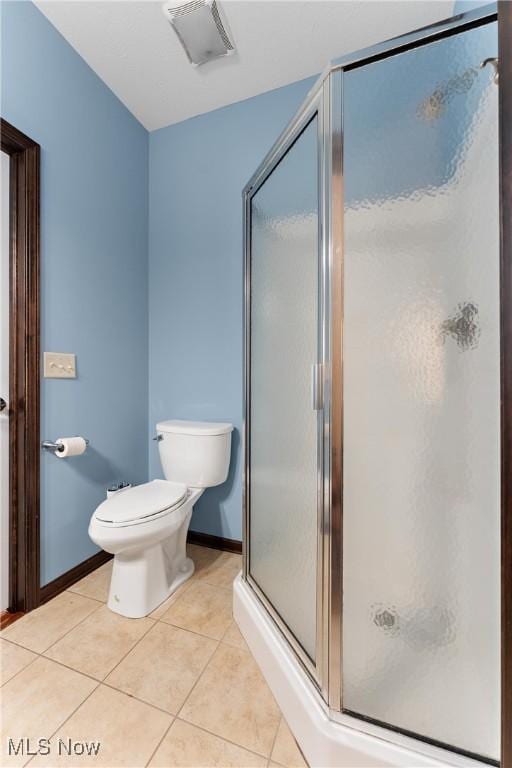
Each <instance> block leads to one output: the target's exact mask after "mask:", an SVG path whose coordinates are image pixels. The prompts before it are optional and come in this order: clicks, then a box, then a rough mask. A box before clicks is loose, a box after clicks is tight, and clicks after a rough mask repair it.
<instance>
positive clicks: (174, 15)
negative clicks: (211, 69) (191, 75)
mask: <svg viewBox="0 0 512 768" xmlns="http://www.w3.org/2000/svg"><path fill="white" fill-rule="evenodd" d="M162 10H163V12H164V16H165V17H166V18H167V20H168V21H169V22H170V24H171V26H172V28H173V29H174V31H175V32H176V35H177V36H178V39H179V41H180V43H181V45H182V46H183V48H184V50H185V53H186V54H187V57H188V60H189V61H190V63H191V64H194V65H195V66H200V65H201V64H205V63H206V62H208V61H212V60H213V59H217V58H219V57H220V56H229V54H231V53H234V51H235V47H234V45H233V43H232V42H231V39H230V35H229V32H228V29H227V26H226V23H225V22H224V21H223V20H222V18H221V15H220V12H219V6H218V4H217V2H216V0H191V2H188V3H183V4H181V5H176V4H174V3H164V5H163V6H162Z"/></svg>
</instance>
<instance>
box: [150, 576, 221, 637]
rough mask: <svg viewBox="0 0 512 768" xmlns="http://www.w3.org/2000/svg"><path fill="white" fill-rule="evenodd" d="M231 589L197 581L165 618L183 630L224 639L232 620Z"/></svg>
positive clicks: (163, 619)
mask: <svg viewBox="0 0 512 768" xmlns="http://www.w3.org/2000/svg"><path fill="white" fill-rule="evenodd" d="M232 604H233V594H232V592H231V590H228V589H223V588H221V587H214V586H213V585H212V584H207V583H203V582H201V581H197V582H195V583H194V584H192V586H191V587H190V588H189V589H187V590H186V592H185V593H184V594H183V595H182V596H181V597H180V598H179V599H178V600H176V601H175V602H174V603H173V604H172V605H171V606H170V608H169V609H168V610H167V611H166V612H165V613H164V615H163V616H162V617H161V620H162V621H166V622H168V623H169V624H174V625H175V626H176V627H181V628H182V629H190V630H191V631H192V632H199V634H201V635H206V636H207V637H212V638H213V639H214V640H220V639H221V637H222V636H223V635H224V633H225V632H226V629H227V628H228V627H229V625H230V623H231V620H232Z"/></svg>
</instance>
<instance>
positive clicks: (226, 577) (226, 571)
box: [197, 552, 242, 589]
mask: <svg viewBox="0 0 512 768" xmlns="http://www.w3.org/2000/svg"><path fill="white" fill-rule="evenodd" d="M219 554H220V556H219V557H217V558H215V559H214V560H212V561H211V562H210V563H207V564H206V566H205V567H204V568H201V569H200V570H199V571H198V573H197V579H201V580H202V581H206V582H208V584H213V585H214V586H216V587H224V588H225V589H231V588H232V586H233V581H234V580H235V578H236V577H237V576H238V574H239V573H240V571H241V569H242V556H241V555H234V554H232V553H231V552H220V553H219Z"/></svg>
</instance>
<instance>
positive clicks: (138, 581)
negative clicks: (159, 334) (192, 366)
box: [89, 420, 233, 618]
mask: <svg viewBox="0 0 512 768" xmlns="http://www.w3.org/2000/svg"><path fill="white" fill-rule="evenodd" d="M232 429H233V427H232V425H231V424H227V423H217V422H189V421H180V420H173V421H163V422H160V423H159V424H157V440H158V447H159V453H160V460H161V463H162V468H163V471H164V475H165V478H166V479H165V480H152V481H151V482H149V483H144V484H142V485H137V486H134V487H131V488H127V489H126V490H122V491H119V492H118V493H116V494H114V495H113V496H111V497H110V498H108V499H106V501H104V502H102V503H101V504H100V505H99V507H97V509H96V510H95V512H94V514H93V515H92V518H91V522H90V524H89V536H90V537H91V539H92V540H93V541H94V543H95V544H97V545H98V546H99V547H101V548H102V549H104V550H105V551H106V552H110V553H112V554H113V555H114V564H113V568H112V578H111V583H110V590H109V596H108V603H107V604H108V607H109V608H110V609H111V610H112V611H114V612H115V613H120V614H121V615H122V616H128V617H129V618H140V617H142V616H147V615H148V614H149V613H151V611H153V610H154V609H155V608H156V607H157V606H158V605H160V603H162V602H163V601H164V600H166V599H167V598H168V597H169V595H171V594H172V593H173V592H174V591H175V590H176V589H177V588H178V587H179V586H180V585H181V584H183V582H184V581H186V580H187V579H188V578H190V576H192V574H193V572H194V563H193V561H192V560H191V559H190V558H189V557H187V553H186V542H187V532H188V526H189V523H190V518H191V516H192V509H193V506H194V504H195V503H196V501H197V500H198V499H199V497H200V496H201V495H202V494H203V493H204V491H205V489H207V488H210V487H213V486H215V485H220V484H221V483H223V482H224V481H225V480H226V478H227V475H228V469H229V459H230V453H231V432H232Z"/></svg>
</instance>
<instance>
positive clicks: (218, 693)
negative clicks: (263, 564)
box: [0, 545, 306, 768]
mask: <svg viewBox="0 0 512 768" xmlns="http://www.w3.org/2000/svg"><path fill="white" fill-rule="evenodd" d="M189 549H190V556H191V557H192V558H193V560H194V561H195V563H196V571H195V573H194V576H193V577H192V578H191V579H190V580H189V581H188V582H186V583H185V584H184V585H183V586H182V587H181V588H180V589H179V590H178V591H177V592H176V593H175V594H174V595H172V596H171V597H170V598H169V599H168V600H167V601H166V602H165V603H163V604H162V605H161V606H159V607H158V608H157V609H156V610H155V611H154V612H153V613H152V614H151V615H150V616H148V617H147V618H145V619H125V618H124V617H122V616H118V615H116V614H114V613H112V612H111V611H109V610H108V608H107V607H106V605H105V601H106V599H107V592H108V585H109V579H110V571H111V563H107V564H106V565H104V566H102V567H101V568H99V569H98V570H97V571H95V572H94V573H92V574H90V575H89V576H86V577H85V578H84V579H82V580H81V581H80V582H78V583H77V584H75V585H74V586H73V587H71V589H69V590H67V591H66V592H63V593H62V594H60V595H58V596H57V597H55V598H54V599H53V600H51V601H50V602H48V603H46V604H45V605H43V606H41V607H40V608H38V609H37V610H36V611H33V612H32V613H30V614H28V615H27V616H25V617H23V618H22V619H20V620H19V621H17V622H15V623H14V624H11V625H10V626H9V627H7V628H6V629H5V630H4V631H3V632H2V633H1V634H0V672H1V675H0V682H1V685H2V687H1V689H0V697H1V706H2V722H1V727H0V731H1V754H2V757H1V758H0V765H3V766H11V765H13V766H23V765H27V764H28V765H30V766H46V768H48V767H52V768H53V766H74V765H87V766H105V767H108V768H114V767H116V766H129V767H130V768H139V766H152V767H153V766H154V767H155V768H157V767H158V768H172V767H173V766H180V767H183V768H185V766H187V767H189V768H208V767H209V766H218V767H223V766H226V768H228V767H233V768H235V767H236V768H245V767H247V768H251V767H252V766H254V767H255V768H259V767H260V766H261V767H262V768H263V767H264V766H285V767H286V768H299V767H302V766H305V765H306V763H305V761H304V758H303V757H302V755H301V753H300V751H299V749H298V747H297V745H296V743H295V740H294V739H293V736H292V734H291V732H290V730H289V728H288V726H287V725H286V723H285V721H284V719H283V718H282V716H281V713H280V711H279V708H278V706H277V704H276V702H275V701H274V698H273V696H272V694H271V692H270V690H269V688H268V686H267V684H266V683H265V681H264V679H263V677H262V675H261V673H260V671H259V669H258V667H257V665H256V663H255V661H254V659H253V658H252V655H251V653H250V651H249V649H248V647H247V645H246V643H245V641H244V639H243V638H242V635H241V634H240V632H239V631H238V628H237V627H236V624H235V623H234V621H233V619H232V613H231V605H232V582H233V579H234V577H235V576H236V575H237V573H238V571H239V570H240V567H241V558H240V556H239V555H232V554H228V553H226V552H218V551H216V550H213V549H207V548H204V547H197V546H194V545H191V546H190V547H189ZM21 737H25V738H29V739H30V747H31V749H32V750H34V751H35V747H36V741H37V740H38V739H41V738H47V739H50V740H51V752H50V754H49V755H47V756H45V755H43V754H39V755H35V756H30V755H28V754H25V755H22V754H21V753H19V754H18V755H9V754H7V752H8V740H9V738H11V739H13V740H14V742H15V743H17V742H18V739H20V738H21ZM69 740H71V743H72V744H78V745H79V744H80V743H83V742H93V741H95V742H97V741H100V742H101V747H100V750H99V753H98V754H97V755H87V754H85V755H80V754H71V755H69V754H67V751H68V750H69V748H70V747H69V743H70V742H69ZM59 743H60V744H61V749H60V751H61V754H60V755H59V748H58V747H59ZM64 747H66V748H67V749H65V748H64ZM81 749H82V747H81V746H78V747H77V750H78V752H80V750H81Z"/></svg>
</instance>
